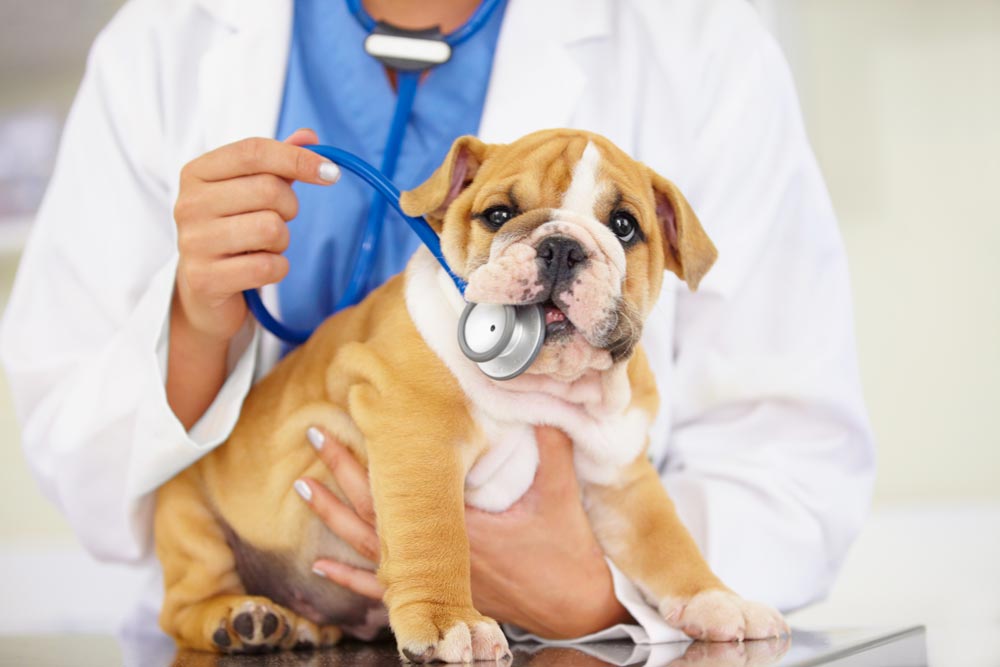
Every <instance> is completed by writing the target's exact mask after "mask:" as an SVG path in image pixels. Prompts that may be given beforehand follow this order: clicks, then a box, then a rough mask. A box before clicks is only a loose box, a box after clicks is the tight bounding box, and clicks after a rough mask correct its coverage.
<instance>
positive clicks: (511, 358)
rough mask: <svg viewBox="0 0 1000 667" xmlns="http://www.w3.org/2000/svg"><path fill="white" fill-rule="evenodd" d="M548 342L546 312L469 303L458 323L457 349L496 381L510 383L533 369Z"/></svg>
mask: <svg viewBox="0 0 1000 667" xmlns="http://www.w3.org/2000/svg"><path fill="white" fill-rule="evenodd" d="M544 342H545V308H544V307H543V306H541V305H540V304H537V303H536V304H530V305H526V306H501V305H496V304H489V303H469V304H466V306H465V310H463V311H462V317H461V318H460V319H459V321H458V345H459V347H461V348H462V352H463V353H464V354H465V356H466V357H468V358H469V359H470V360H472V361H474V362H476V364H478V366H479V368H480V369H481V370H482V371H483V372H484V373H486V375H488V376H489V377H491V378H493V379H494V380H511V379H513V378H515V377H517V376H518V375H520V374H521V373H523V372H524V371H525V370H527V369H528V367H529V366H531V364H532V362H534V361H535V358H536V357H537V356H538V353H539V352H541V350H542V344H543V343H544Z"/></svg>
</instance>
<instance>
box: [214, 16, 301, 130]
mask: <svg viewBox="0 0 1000 667" xmlns="http://www.w3.org/2000/svg"><path fill="white" fill-rule="evenodd" d="M200 1H201V4H202V6H203V7H204V8H205V9H206V10H207V11H208V12H209V13H210V14H212V16H214V17H215V18H216V19H217V20H219V21H220V22H222V23H223V24H224V25H225V26H226V28H228V29H229V30H231V32H230V33H229V34H228V35H225V36H223V37H222V38H221V39H219V41H218V43H217V44H216V45H215V46H214V47H213V48H212V49H211V51H209V52H208V53H207V54H206V55H205V57H204V59H203V60H202V63H201V69H200V72H199V78H198V86H199V88H200V90H199V93H200V98H201V99H202V100H203V104H204V105H205V107H204V111H203V115H202V117H203V118H205V136H204V141H205V146H204V147H205V148H206V149H210V148H215V147H218V146H221V145H223V144H227V143H230V142H233V141H236V140H238V139H243V138H245V137H254V136H257V137H261V136H262V137H273V136H274V133H275V131H276V129H277V126H278V116H279V114H280V112H281V101H282V96H283V91H284V83H285V71H286V69H287V63H288V50H289V44H290V41H291V31H292V0H200Z"/></svg>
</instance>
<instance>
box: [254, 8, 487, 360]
mask: <svg viewBox="0 0 1000 667" xmlns="http://www.w3.org/2000/svg"><path fill="white" fill-rule="evenodd" d="M503 2H504V0H483V1H482V2H481V3H480V4H479V7H477V8H476V11H475V12H474V13H473V15H472V16H471V17H470V18H469V20H468V21H466V22H465V24H464V25H463V26H461V27H460V28H459V29H458V30H456V31H455V32H453V33H450V34H448V35H444V36H442V39H443V40H444V42H445V43H446V44H448V46H449V47H451V48H454V47H456V46H458V45H459V44H462V43H463V42H465V41H466V40H468V39H469V38H470V37H472V36H473V35H475V34H476V33H477V32H478V31H479V30H480V29H481V28H483V26H485V25H486V23H487V21H489V19H490V17H491V16H492V15H493V12H494V10H496V8H497V7H499V6H500V4H501V3H503ZM347 7H348V9H349V10H350V11H351V13H352V14H354V17H355V18H356V19H357V20H358V22H359V23H360V24H361V26H362V27H363V28H364V29H365V30H367V31H369V32H371V31H373V30H374V29H375V27H376V25H377V23H376V21H375V19H373V18H372V17H371V16H370V15H369V14H368V12H366V11H365V9H364V7H362V6H361V0H347ZM428 69H429V67H428ZM423 71H426V70H420V71H400V70H396V87H397V93H396V108H395V110H394V111H393V114H392V123H391V125H390V126H389V135H388V137H387V139H386V144H385V151H384V153H383V155H382V166H381V170H376V169H375V168H374V167H372V165H370V164H368V163H367V162H365V161H364V160H362V159H361V158H359V157H357V156H356V155H353V154H351V153H348V152H347V151H344V150H341V149H339V148H335V147H333V146H322V145H318V146H306V148H309V149H310V150H313V151H315V152H316V153H319V154H320V155H322V156H323V157H326V158H328V159H330V160H333V161H334V162H336V163H337V164H339V165H340V166H342V167H345V168H347V169H348V170H349V171H352V172H354V173H356V174H357V175H358V176H360V177H361V178H362V179H364V180H365V181H366V182H368V184H369V185H371V186H372V187H373V188H375V195H374V196H373V197H372V203H371V206H370V207H369V208H368V218H367V220H366V221H365V231H364V235H363V236H362V238H361V243H360V245H359V248H358V256H357V259H356V260H355V263H354V267H353V268H352V270H351V277H350V280H349V281H348V284H347V288H346V289H345V290H344V293H343V295H342V296H341V298H340V299H339V300H338V301H337V303H336V304H335V306H334V312H338V311H341V310H343V309H344V308H347V307H350V306H353V305H355V304H356V303H358V302H359V301H360V300H361V299H362V298H363V296H364V294H365V291H366V290H367V288H368V282H369V281H370V279H371V274H372V266H373V265H374V263H375V251H376V250H377V249H378V244H379V240H380V239H381V237H382V227H383V223H384V219H385V207H386V203H389V204H390V205H391V206H392V207H393V208H394V209H395V210H396V211H398V212H399V214H400V215H401V216H402V217H403V220H405V221H406V222H407V223H408V224H409V225H410V227H411V228H412V229H413V230H414V231H415V232H416V233H417V236H418V237H419V238H420V240H421V241H423V243H424V244H425V245H426V246H427V247H428V248H430V250H431V253H432V254H433V255H434V257H436V258H437V260H438V262H440V263H441V266H443V267H444V269H445V271H447V272H448V275H449V276H450V277H451V279H452V280H453V281H454V282H455V285H456V287H458V289H459V291H460V292H462V293H463V294H464V293H465V282H464V281H463V280H462V279H461V278H459V277H458V276H457V275H455V273H454V272H452V270H451V267H449V266H448V263H447V262H446V261H445V259H444V255H442V254H441V242H440V239H438V236H437V234H435V233H434V230H433V229H431V228H430V225H428V224H427V221H426V220H424V219H423V218H411V217H410V216H408V215H406V214H405V213H404V212H403V211H402V209H401V208H400V207H399V190H398V189H397V188H396V186H395V185H393V184H392V181H391V179H392V178H393V176H394V175H395V173H396V164H397V163H398V161H399V155H400V153H401V152H402V147H403V135H404V134H405V133H406V124H407V122H408V121H409V118H410V114H411V112H412V111H413V101H414V98H415V97H416V93H417V84H418V83H419V81H420V76H421V74H422V73H423ZM243 298H244V299H245V300H246V303H247V307H248V308H249V309H250V312H251V313H253V315H254V317H256V318H257V320H258V321H259V322H260V323H261V325H262V326H263V327H264V328H265V329H267V330H268V331H270V332H271V333H272V334H274V335H275V336H277V337H278V338H281V339H282V340H284V341H285V342H287V343H291V344H293V345H300V344H302V343H304V342H305V341H306V340H307V339H308V338H309V336H310V335H311V334H312V331H306V330H300V329H292V328H290V327H288V326H285V325H284V324H283V323H281V322H279V321H278V320H277V319H276V318H274V317H273V316H272V315H271V313H269V312H268V310H267V308H265V307H264V303H263V301H262V300H261V297H260V293H259V292H258V291H257V290H255V289H249V290H245V291H244V292H243Z"/></svg>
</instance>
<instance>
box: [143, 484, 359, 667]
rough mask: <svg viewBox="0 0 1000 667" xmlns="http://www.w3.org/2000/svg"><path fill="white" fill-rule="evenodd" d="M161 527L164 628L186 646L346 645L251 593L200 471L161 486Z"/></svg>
mask: <svg viewBox="0 0 1000 667" xmlns="http://www.w3.org/2000/svg"><path fill="white" fill-rule="evenodd" d="M154 530H155V533H156V552H157V556H158V557H159V559H160V563H161V565H162V566H163V582H164V589H165V591H164V601H163V609H162V611H161V613H160V626H161V627H162V628H163V630H164V631H165V632H166V633H167V634H169V635H171V636H172V637H173V638H174V640H175V641H176V642H177V644H178V645H179V646H182V647H186V648H193V649H199V650H203V651H218V652H222V653H253V652H261V651H267V650H273V649H278V648H295V647H296V645H297V644H298V645H299V647H300V648H307V647H308V646H307V645H308V644H310V643H311V644H312V645H314V646H318V645H324V644H333V643H336V641H337V640H339V638H340V633H339V630H336V629H335V628H329V627H324V628H317V627H316V625H315V624H313V623H311V622H310V621H308V620H306V619H303V618H300V617H299V616H298V615H297V614H295V613H294V612H292V611H290V610H288V609H286V608H284V607H281V606H280V605H277V604H275V603H273V602H271V601H270V600H269V599H267V598H265V597H261V596H250V595H247V594H246V590H245V589H244V587H243V584H242V582H241V581H240V578H239V574H237V572H236V562H235V559H234V557H233V552H232V550H231V548H230V546H229V544H228V543H227V541H226V538H225V534H224V532H223V530H222V527H221V526H220V524H219V521H218V519H217V518H216V516H215V515H214V514H213V513H212V512H211V510H210V509H209V503H208V500H207V499H206V498H205V496H204V494H203V493H202V491H201V486H200V484H199V479H198V477H197V469H196V468H192V469H188V470H187V471H185V472H183V473H181V474H180V475H178V476H177V477H175V478H174V479H172V480H170V481H169V482H168V483H167V484H165V485H164V486H163V487H161V488H160V490H159V492H158V493H157V498H156V515H155V518H154Z"/></svg>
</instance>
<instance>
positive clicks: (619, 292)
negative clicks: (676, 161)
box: [402, 130, 716, 381]
mask: <svg viewBox="0 0 1000 667" xmlns="http://www.w3.org/2000/svg"><path fill="white" fill-rule="evenodd" d="M402 206H403V209H404V210H405V211H406V212H407V213H408V214H410V215H423V216H426V217H427V219H428V221H429V222H430V224H431V225H432V226H433V227H434V228H435V230H436V231H437V232H438V233H439V234H440V235H441V240H442V248H443V251H444V255H445V258H446V259H447V260H448V263H449V264H450V265H451V267H452V269H453V270H454V271H455V272H456V273H457V274H458V275H460V276H461V277H463V278H465V279H466V280H467V281H468V288H467V290H466V294H465V296H466V298H467V299H468V300H469V301H472V302H476V303H498V304H514V305H517V304H529V303H542V304H544V305H545V313H546V342H545V346H544V347H543V349H542V353H541V354H540V355H539V357H538V359H537V360H536V361H535V363H534V364H532V367H531V368H530V369H529V370H528V373H540V374H546V375H551V376H554V377H557V378H559V379H562V380H566V381H572V380H574V379H576V378H578V377H580V376H581V375H583V374H584V373H586V372H587V371H589V370H598V371H600V370H607V369H608V368H610V367H611V366H612V365H614V364H615V363H618V362H621V361H624V360H626V359H628V358H629V356H630V355H631V353H632V351H633V350H634V349H635V345H636V344H637V343H638V342H639V338H640V336H641V334H642V323H643V321H644V320H645V318H646V316H647V315H648V313H649V310H650V309H651V308H652V306H653V304H654V302H655V301H656V298H657V296H658V295H659V292H660V287H661V285H662V281H663V271H664V269H669V270H671V271H673V272H674V273H675V274H676V275H677V276H678V277H679V278H681V279H682V280H684V281H686V282H687V284H688V285H689V286H690V288H691V289H695V288H696V287H697V285H698V282H699V281H700V280H701V278H702V276H703V275H704V274H705V272H706V271H708V269H709V268H710V267H711V265H712V263H713V262H714V261H715V257H716V251H715V247H714V246H713V245H712V242H711V241H710V240H709V238H708V237H707V236H706V234H705V232H704V230H703V229H702V227H701V224H700V223H699V222H698V219H697V217H696V216H695V215H694V213H693V211H692V210H691V207H690V205H689V204H688V203H687V201H686V200H685V199H684V197H683V196H682V195H681V194H680V192H678V190H677V188H676V187H675V186H674V184H673V183H671V182H670V181H668V180H666V179H665V178H663V177H661V176H659V175H657V174H655V173H654V172H653V171H652V170H650V169H649V168H648V167H646V166H645V165H643V164H641V163H639V162H636V161H634V160H632V159H631V158H629V157H628V156H627V155H626V154H625V153H623V152H622V151H621V150H620V149H618V148H617V147H616V146H614V145H613V144H612V143H611V142H609V141H608V140H607V139H604V138H603V137H601V136H598V135H595V134H591V133H588V132H581V131H575V130H545V131H542V132H536V133H534V134H530V135H528V136H526V137H523V138H521V139H519V140H518V141H516V142H514V143H512V144H506V145H500V144H484V143H482V142H480V141H479V140H477V139H475V138H473V137H461V138H459V139H458V140H456V142H455V144H454V145H453V146H452V148H451V151H450V152H449V154H448V157H447V158H446V159H445V162H444V163H443V164H442V165H441V167H439V168H438V170H437V171H436V172H435V173H434V174H433V175H432V176H431V177H430V178H429V179H428V180H427V181H426V182H425V183H423V184H422V185H420V186H418V187H417V188H415V189H413V190H411V191H409V192H404V193H403V196H402Z"/></svg>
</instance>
